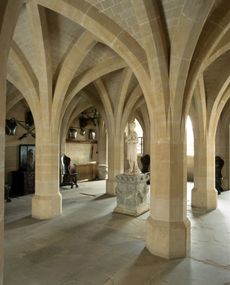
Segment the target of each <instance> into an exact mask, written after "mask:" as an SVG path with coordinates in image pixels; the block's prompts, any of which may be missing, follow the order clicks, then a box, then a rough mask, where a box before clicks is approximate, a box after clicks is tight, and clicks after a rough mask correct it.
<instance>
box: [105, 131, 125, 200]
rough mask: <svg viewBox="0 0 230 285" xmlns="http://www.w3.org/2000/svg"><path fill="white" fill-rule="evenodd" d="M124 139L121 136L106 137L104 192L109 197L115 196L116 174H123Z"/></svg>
mask: <svg viewBox="0 0 230 285" xmlns="http://www.w3.org/2000/svg"><path fill="white" fill-rule="evenodd" d="M123 154H124V139H123V136H121V137H118V136H116V135H115V136H112V135H110V136H109V137H108V179H107V181H106V192H107V194H109V195H116V190H115V189H116V185H117V182H116V180H115V177H116V175H117V174H120V173H123V172H124V158H123Z"/></svg>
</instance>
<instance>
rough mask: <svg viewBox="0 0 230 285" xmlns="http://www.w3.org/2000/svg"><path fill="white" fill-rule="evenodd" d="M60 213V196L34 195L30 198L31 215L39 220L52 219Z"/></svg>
mask: <svg viewBox="0 0 230 285" xmlns="http://www.w3.org/2000/svg"><path fill="white" fill-rule="evenodd" d="M61 213H62V196H61V194H60V193H59V194H58V195H55V196H39V195H35V196H34V197H33V199H32V217H33V218H35V219H39V220H47V219H52V218H54V217H57V216H60V215H61Z"/></svg>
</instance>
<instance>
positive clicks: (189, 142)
mask: <svg viewBox="0 0 230 285" xmlns="http://www.w3.org/2000/svg"><path fill="white" fill-rule="evenodd" d="M186 135H187V155H189V156H194V136H193V128H192V121H191V119H190V117H189V116H188V117H187V119H186Z"/></svg>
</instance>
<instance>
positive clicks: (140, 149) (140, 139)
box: [135, 119, 143, 154]
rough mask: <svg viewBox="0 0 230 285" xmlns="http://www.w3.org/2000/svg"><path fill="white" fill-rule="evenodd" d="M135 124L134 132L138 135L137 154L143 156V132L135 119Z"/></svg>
mask: <svg viewBox="0 0 230 285" xmlns="http://www.w3.org/2000/svg"><path fill="white" fill-rule="evenodd" d="M135 124H136V128H135V131H136V132H137V135H138V144H137V153H138V154H143V130H142V127H141V125H140V124H139V122H138V120H137V119H135Z"/></svg>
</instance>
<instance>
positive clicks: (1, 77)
mask: <svg viewBox="0 0 230 285" xmlns="http://www.w3.org/2000/svg"><path fill="white" fill-rule="evenodd" d="M22 4H23V1H22V0H18V1H7V0H1V4H0V8H1V11H0V31H1V33H0V66H1V72H0V158H1V159H0V285H3V266H4V192H5V187H4V186H5V185H4V184H5V119H6V74H7V62H8V55H9V50H10V44H11V40H12V36H13V32H14V29H15V25H16V23H17V19H18V15H19V12H20V9H21V6H22Z"/></svg>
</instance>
